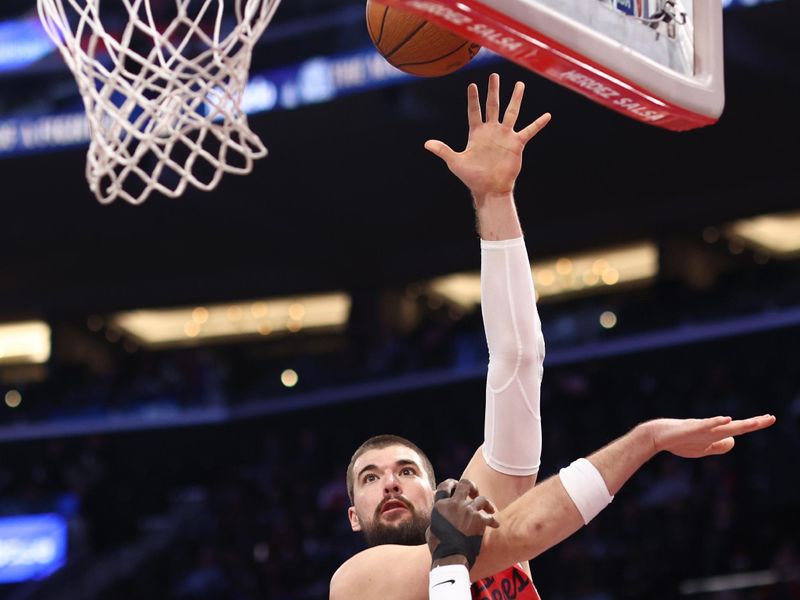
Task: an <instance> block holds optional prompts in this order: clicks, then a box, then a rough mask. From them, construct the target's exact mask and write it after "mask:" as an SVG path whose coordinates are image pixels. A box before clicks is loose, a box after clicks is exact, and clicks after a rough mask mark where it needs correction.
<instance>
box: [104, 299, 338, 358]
mask: <svg viewBox="0 0 800 600" xmlns="http://www.w3.org/2000/svg"><path fill="white" fill-rule="evenodd" d="M350 302H351V301H350V297H349V296H348V295H347V294H344V293H339V292H334V293H329V294H317V295H310V296H302V297H286V298H268V299H258V300H250V301H247V302H232V303H227V304H214V305H206V306H185V307H176V308H164V309H152V310H135V311H129V312H124V313H118V314H116V315H114V316H113V317H112V318H111V321H110V323H111V324H110V328H111V329H112V330H118V331H120V332H121V333H122V334H123V335H125V336H126V337H128V338H130V339H133V340H134V341H135V342H137V343H138V344H139V345H141V346H143V347H145V348H164V347H170V346H189V345H197V344H200V343H211V342H220V341H236V340H240V339H245V338H255V337H259V336H261V337H266V336H270V337H272V336H280V335H288V334H291V333H297V332H300V331H306V332H308V331H315V332H320V331H338V330H341V329H342V328H343V327H344V325H345V324H346V323H347V318H348V315H349V313H350Z"/></svg>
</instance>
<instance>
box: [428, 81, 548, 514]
mask: <svg viewBox="0 0 800 600" xmlns="http://www.w3.org/2000/svg"><path fill="white" fill-rule="evenodd" d="M524 89H525V86H524V85H523V84H522V83H521V82H517V84H516V85H515V87H514V92H513V94H512V96H511V100H510V101H509V103H508V106H507V108H506V110H505V112H504V113H503V115H502V118H501V115H500V78H499V77H498V76H497V75H496V74H493V75H492V76H491V77H490V78H489V89H488V93H487V98H486V114H485V119H484V115H482V114H481V106H480V100H479V95H478V88H477V86H476V85H475V84H471V85H470V86H469V88H468V90H467V116H468V121H469V138H468V141H467V147H466V148H465V149H464V150H463V151H462V152H455V151H454V150H453V149H452V148H450V147H449V146H447V145H446V144H444V143H443V142H440V141H438V140H429V141H428V142H427V143H426V144H425V147H426V148H427V149H428V150H430V151H431V152H433V153H434V154H436V155H437V156H438V157H440V158H441V159H442V160H444V161H445V162H446V163H447V166H448V168H449V169H450V170H451V171H452V172H453V173H454V174H455V175H456V176H457V177H458V178H459V179H460V180H461V181H462V182H463V183H464V184H465V185H466V186H467V188H469V190H470V192H471V194H472V198H473V202H474V205H475V211H476V215H477V222H478V230H479V232H480V235H481V238H482V239H481V310H482V312H483V320H484V327H485V330H486V339H487V342H488V346H489V369H488V373H487V381H486V415H485V426H484V444H483V446H482V448H481V449H479V451H478V452H476V453H475V456H474V457H473V459H472V461H471V462H470V464H469V465H468V467H467V469H466V470H465V472H464V475H463V476H464V477H465V478H468V479H470V480H472V481H474V482H475V483H476V484H477V486H478V487H479V489H481V491H482V492H483V493H485V494H486V495H487V496H489V497H491V498H492V499H493V500H494V501H495V503H496V504H497V506H498V507H500V508H503V507H504V506H507V505H508V504H509V503H511V502H512V501H513V500H515V499H516V498H518V497H519V496H520V495H521V494H523V493H525V492H526V491H527V490H529V489H530V488H531V487H533V485H534V483H535V482H536V473H537V472H538V470H539V462H540V456H541V448H542V435H541V416H540V412H539V397H540V385H541V380H542V373H543V369H542V365H543V362H544V338H543V336H542V330H541V323H540V321H539V315H538V313H537V310H536V296H535V292H534V289H533V280H532V278H531V269H530V262H529V259H528V253H527V250H526V248H525V242H524V240H523V239H522V229H521V228H520V224H519V219H518V217H517V211H516V207H515V205H514V195H513V192H514V184H515V182H516V179H517V176H518V175H519V172H520V169H521V168H522V152H523V150H524V148H525V145H526V144H527V143H528V142H529V141H530V140H531V139H532V138H533V137H534V136H535V135H536V133H538V132H539V131H540V130H541V129H542V128H543V127H544V126H545V125H546V124H547V122H548V121H549V120H550V115H549V114H544V115H542V116H541V117H539V118H538V119H537V120H536V121H534V122H533V123H531V124H530V125H528V126H527V127H525V128H524V129H522V130H521V131H515V130H514V128H515V126H516V122H517V117H518V115H519V111H520V106H521V103H522V97H523V94H524Z"/></svg>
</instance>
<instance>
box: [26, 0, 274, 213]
mask: <svg viewBox="0 0 800 600" xmlns="http://www.w3.org/2000/svg"><path fill="white" fill-rule="evenodd" d="M231 1H233V7H232V8H231V7H230V3H231ZM279 1H280V0H228V3H229V8H228V11H226V10H225V0H172V1H171V2H170V3H169V5H170V8H171V10H172V11H173V12H175V11H177V16H174V15H172V14H171V16H172V18H171V20H167V21H166V22H158V21H157V17H156V16H155V15H157V14H158V10H159V9H161V8H162V6H163V5H165V4H167V3H162V2H158V0H115V2H114V7H115V8H114V10H118V11H120V12H114V11H113V10H112V9H111V8H109V6H108V4H107V3H106V4H105V6H104V8H103V10H104V12H103V13H102V17H103V18H102V19H101V7H100V5H101V0H37V3H38V9H39V17H40V19H41V21H42V23H43V25H44V28H45V30H46V31H47V33H48V35H49V36H50V38H51V39H52V40H53V41H54V42H55V43H56V45H57V46H58V47H59V49H60V51H61V54H62V56H63V57H64V60H65V61H66V63H67V66H68V67H69V68H70V70H71V71H72V73H73V74H74V76H75V79H76V80H77V82H78V87H79V90H80V93H81V96H83V103H84V106H85V108H86V115H87V117H88V120H89V129H90V133H91V144H90V146H89V152H88V155H87V162H86V178H87V180H88V182H89V187H90V189H91V190H92V192H94V194H95V196H96V197H97V199H98V200H99V201H100V202H101V203H103V204H108V203H111V202H113V201H114V200H115V199H117V198H123V199H124V200H126V201H128V202H130V203H132V204H140V203H142V202H144V201H145V200H146V199H147V197H148V196H149V195H150V194H151V193H152V192H153V191H157V192H160V193H162V194H164V195H166V196H170V197H173V198H174V197H178V196H180V195H181V194H183V192H184V191H185V190H186V186H187V184H191V185H193V186H194V187H196V188H199V189H201V190H206V191H208V190H212V189H214V188H215V187H216V186H217V185H218V184H219V181H220V180H221V178H222V175H223V174H224V173H235V174H240V175H244V174H247V173H249V172H250V171H251V170H252V168H253V161H254V160H256V159H258V158H262V157H264V156H266V154H267V149H266V148H265V147H264V145H263V144H262V142H261V140H260V139H259V138H258V136H257V135H256V134H254V133H253V132H252V131H250V128H249V127H248V124H247V116H246V115H245V112H244V110H243V108H242V101H243V96H244V91H245V87H246V85H247V80H248V76H249V70H250V62H251V57H252V52H253V46H254V45H255V43H256V41H257V40H258V38H259V36H260V35H261V34H262V33H263V31H264V29H265V28H266V27H267V25H268V24H269V22H270V20H271V19H272V16H273V14H274V13H275V10H276V9H277V7H278V4H279ZM151 4H152V6H151ZM173 4H174V8H173ZM124 11H127V16H126V15H124ZM112 13H113V14H112ZM226 13H227V14H226ZM120 17H121V20H119V18H120ZM115 18H117V19H118V21H117V22H116V29H114V27H115V25H114V19H115Z"/></svg>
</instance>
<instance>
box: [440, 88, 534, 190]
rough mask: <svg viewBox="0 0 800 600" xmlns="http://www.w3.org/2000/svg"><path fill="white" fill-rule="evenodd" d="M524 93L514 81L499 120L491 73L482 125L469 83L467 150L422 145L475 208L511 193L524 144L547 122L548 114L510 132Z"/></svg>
mask: <svg viewBox="0 0 800 600" xmlns="http://www.w3.org/2000/svg"><path fill="white" fill-rule="evenodd" d="M524 92H525V84H523V83H522V82H521V81H518V82H517V83H516V85H515V86H514V92H513V94H512V95H511V100H510V101H509V103H508V106H507V107H506V111H505V114H504V115H503V119H502V120H500V76H499V75H497V74H496V73H493V74H492V75H491V76H490V77H489V91H488V94H487V97H486V120H485V121H484V120H483V117H482V115H481V106H480V99H479V97H478V86H476V85H475V84H474V83H471V84H470V85H469V87H468V88H467V116H468V120H469V139H468V140H467V147H466V148H465V149H464V150H463V151H462V152H456V151H454V150H453V149H452V148H450V146H448V145H447V144H445V143H444V142H441V141H439V140H428V141H427V142H425V148H426V149H427V150H429V151H430V152H432V153H433V154H435V155H436V156H438V157H439V158H441V159H442V160H443V161H445V162H446V163H447V166H448V168H449V169H450V170H451V171H452V172H453V173H454V174H455V175H456V177H458V178H459V179H460V180H461V181H462V182H463V183H464V184H465V185H466V186H467V187H468V188H469V189H470V191H471V192H472V195H473V197H474V198H475V201H476V203H477V204H479V203H480V202H483V201H484V200H485V199H487V198H490V197H492V196H502V195H507V194H510V193H511V192H513V190H514V182H515V181H516V179H517V176H518V175H519V172H520V169H521V168H522V151H523V149H524V148H525V144H527V143H528V142H529V141H530V140H531V139H532V138H533V137H534V136H535V135H536V134H537V133H539V132H540V131H541V130H542V129H543V128H544V127H545V126H546V125H547V123H548V122H549V121H550V113H544V114H543V115H542V116H541V117H539V118H538V119H536V120H535V121H534V122H533V123H531V124H530V125H528V126H527V127H525V128H524V129H522V130H520V131H518V132H517V131H514V127H515V125H516V123H517V117H518V116H519V109H520V105H521V104H522V96H523V94H524Z"/></svg>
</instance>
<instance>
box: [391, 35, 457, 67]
mask: <svg viewBox="0 0 800 600" xmlns="http://www.w3.org/2000/svg"><path fill="white" fill-rule="evenodd" d="M469 43H470V42H469V40H467V41H465V42H464V43H463V44H461V45H460V46H458V47H457V48H453V49H452V50H450V52H448V53H447V54H442V55H441V56H437V57H436V58H432V59H430V60H423V61H420V62H407V63H403V64H398V65H395V67H397V68H398V69H399V68H400V67H413V66H417V65H428V64H430V63H435V62H436V61H437V60H442V59H443V58H447V57H448V56H450V55H451V54H455V53H456V52H458V51H459V50H461V49H462V48H463V47H464V46H466V45H467V44H469Z"/></svg>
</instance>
